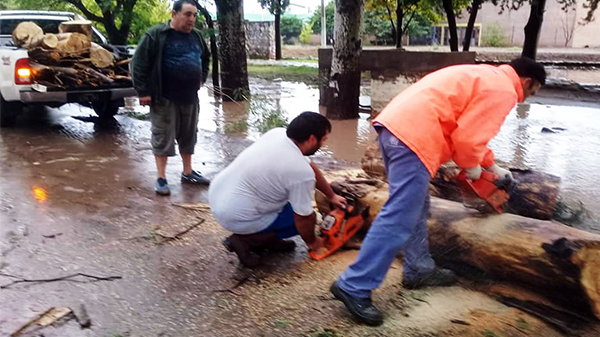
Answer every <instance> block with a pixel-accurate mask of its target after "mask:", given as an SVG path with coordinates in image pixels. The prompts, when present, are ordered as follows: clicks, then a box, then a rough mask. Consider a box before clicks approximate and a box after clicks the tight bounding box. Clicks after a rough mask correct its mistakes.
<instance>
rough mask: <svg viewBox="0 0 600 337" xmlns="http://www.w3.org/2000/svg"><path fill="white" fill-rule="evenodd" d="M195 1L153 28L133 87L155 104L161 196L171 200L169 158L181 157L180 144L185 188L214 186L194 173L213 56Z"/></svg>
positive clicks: (138, 58) (182, 1) (139, 54)
mask: <svg viewBox="0 0 600 337" xmlns="http://www.w3.org/2000/svg"><path fill="white" fill-rule="evenodd" d="M197 15H198V10H197V8H196V3H195V1H194V0H177V1H175V3H174V4H173V12H172V18H171V20H169V21H168V22H167V23H163V24H158V25H156V26H154V27H152V28H150V29H149V30H148V31H147V32H146V33H145V34H144V36H143V37H142V39H141V40H140V43H139V44H138V46H137V48H136V50H135V54H134V56H133V85H134V87H135V90H136V91H137V92H138V95H139V97H140V104H141V105H150V121H151V124H152V149H153V153H154V157H155V159H156V168H157V171H158V172H157V179H156V184H155V188H154V190H155V192H156V194H158V195H169V194H170V193H171V192H170V190H169V185H168V184H167V179H166V175H165V170H166V167H167V158H168V157H171V156H175V141H177V144H178V145H179V153H180V155H181V159H182V160H183V173H182V174H181V182H182V183H192V184H201V185H208V184H209V183H210V182H209V180H208V179H206V178H204V177H203V176H202V174H201V173H200V172H198V171H194V170H193V169H192V155H193V154H194V147H195V145H196V133H197V126H198V114H199V110H200V107H199V104H198V89H200V87H201V86H202V84H204V82H205V81H206V77H207V75H208V64H209V59H210V52H209V50H208V47H207V46H206V43H205V42H204V39H203V38H202V36H201V35H200V31H199V30H197V29H195V28H194V23H195V22H196V16H197Z"/></svg>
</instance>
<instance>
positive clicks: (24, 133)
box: [0, 79, 600, 337]
mask: <svg viewBox="0 0 600 337" xmlns="http://www.w3.org/2000/svg"><path fill="white" fill-rule="evenodd" d="M251 88H252V94H253V100H252V101H251V102H247V103H235V102H227V103H221V102H219V101H215V100H214V98H213V97H212V94H211V93H210V90H208V89H207V88H203V89H202V90H201V91H200V101H201V109H200V122H199V125H198V126H199V129H200V132H199V137H198V144H197V145H196V154H195V155H194V157H193V164H194V167H195V169H197V170H200V171H202V173H204V174H205V175H206V176H207V177H209V178H212V177H214V176H215V175H216V174H217V173H218V172H219V171H220V170H221V169H222V168H223V167H225V166H226V165H227V164H228V163H229V162H231V161H232V160H233V159H234V158H235V156H237V154H239V153H240V152H241V151H242V150H243V149H244V148H246V147H247V146H248V145H249V144H251V142H252V141H253V140H255V139H257V138H258V137H259V136H260V134H261V132H262V131H264V130H266V129H268V128H270V127H273V126H279V125H284V124H285V123H286V122H289V121H291V119H293V118H294V117H295V116H296V115H298V114H299V113H301V112H302V111H307V110H310V111H318V110H319V106H318V89H317V88H316V87H314V86H310V85H307V84H304V83H293V82H286V81H264V80H260V79H252V80H251ZM534 102H538V101H534ZM541 103H543V102H541ZM147 111H148V108H147V107H139V106H137V107H135V112H136V114H141V115H143V114H144V113H147ZM89 115H93V112H92V111H91V110H90V109H88V108H85V107H81V106H79V105H69V106H64V107H62V108H60V109H42V110H38V111H30V112H28V113H26V114H25V116H23V117H24V118H21V119H20V120H19V122H18V125H17V126H16V127H15V128H12V129H2V130H1V132H0V273H2V274H6V275H13V276H20V277H24V278H30V279H35V278H52V277H58V276H65V275H70V274H75V273H86V274H91V275H95V276H104V277H106V276H120V277H122V279H118V280H114V281H97V282H91V283H87V282H81V280H82V279H78V280H80V282H54V283H36V284H16V285H14V286H11V287H9V288H7V289H0V336H8V335H9V334H10V333H11V332H13V331H15V330H17V329H18V328H19V327H20V326H22V325H23V324H25V323H26V322H27V321H29V320H30V319H31V318H34V317H35V316H36V315H38V314H40V313H42V312H44V311H45V310H47V309H48V308H49V307H52V306H68V307H73V308H75V307H77V306H78V305H79V304H81V303H84V304H85V305H86V307H87V310H88V312H89V315H90V317H91V319H92V324H93V325H92V329H91V330H90V329H88V330H80V328H79V326H78V325H76V324H75V323H73V322H67V324H65V325H64V326H62V327H49V328H46V329H44V331H43V332H44V336H46V337H57V336H61V337H71V336H90V337H91V336H94V337H96V336H100V337H116V336H140V337H141V336H144V337H148V336H163V337H167V336H173V337H175V336H177V337H180V336H289V335H297V336H308V335H310V336H317V335H316V334H314V333H315V332H316V331H321V330H322V329H323V328H326V327H330V328H335V329H339V330H341V331H347V332H348V336H350V335H352V336H366V335H373V333H375V330H372V329H371V328H367V327H361V326H358V327H354V326H355V324H353V322H352V320H350V319H349V318H348V316H347V314H346V313H345V312H344V311H343V308H342V307H341V305H339V303H337V302H335V301H331V300H330V299H331V298H330V295H329V294H328V292H327V288H328V286H329V284H330V282H331V281H332V280H334V279H335V278H336V277H337V275H338V274H339V273H340V272H341V271H342V270H344V268H345V267H346V266H347V265H348V263H350V262H351V261H352V259H353V258H354V256H355V254H356V252H355V251H347V252H343V253H340V254H339V258H336V259H331V260H326V261H323V262H319V263H321V264H319V265H318V266H319V268H317V267H315V266H316V265H317V263H316V262H314V261H307V260H308V257H307V254H306V249H305V248H303V247H305V246H304V245H303V244H300V247H301V248H299V249H298V251H297V252H296V253H295V254H290V255H283V256H274V257H273V258H271V259H269V260H268V261H267V266H266V267H265V268H264V269H261V270H259V271H258V272H249V271H247V270H245V269H241V268H239V267H238V263H237V258H236V257H235V256H234V255H233V254H231V253H228V252H226V251H225V249H224V248H223V247H222V245H221V242H220V241H221V239H222V238H223V237H224V236H225V235H226V234H227V233H226V232H225V231H224V230H223V229H221V227H220V226H219V225H218V224H216V223H215V222H214V221H211V220H210V217H209V216H208V215H207V213H206V211H202V210H190V209H186V208H182V207H177V205H180V206H181V204H195V203H204V202H206V194H207V189H206V188H204V187H196V186H182V185H181V184H180V183H179V177H180V173H181V159H180V158H179V157H174V158H172V159H170V160H169V165H168V167H167V179H168V181H169V183H170V186H171V196H170V197H166V198H165V197H158V196H156V195H155V194H154V191H153V188H154V180H155V163H154V157H153V155H152V151H151V147H150V122H149V121H146V120H142V119H136V118H132V117H129V116H128V115H126V114H125V113H124V112H123V113H121V114H120V115H118V116H117V117H116V123H115V124H114V125H105V126H100V125H95V124H94V123H91V122H85V121H82V120H81V119H82V118H83V119H86V118H87V117H88V116H89ZM73 116H76V117H78V118H79V119H75V118H73ZM332 124H333V132H332V134H331V135H330V137H329V139H328V141H327V143H326V145H325V147H324V148H323V149H322V151H320V152H319V153H318V154H317V155H315V161H316V162H317V163H318V164H319V165H321V166H322V167H324V168H326V169H338V168H347V167H357V166H359V165H360V159H361V157H362V154H363V152H364V150H365V148H366V147H367V146H368V145H369V144H370V142H372V141H373V140H374V139H375V133H374V131H373V130H372V129H371V127H370V123H369V120H368V114H361V118H360V119H358V120H350V121H333V122H332ZM543 127H547V128H561V129H555V130H556V131H557V132H556V133H542V132H541V130H542V128H543ZM598 134H600V109H599V108H598V107H591V106H589V107H568V106H559V105H544V104H537V103H534V104H523V105H521V106H519V107H518V108H517V109H515V110H514V111H513V112H511V114H510V115H509V117H508V118H507V121H506V123H505V125H504V126H503V128H502V131H501V133H500V135H499V136H498V137H497V138H496V139H494V140H493V141H492V142H491V144H490V146H491V147H492V149H494V150H495V152H496V154H497V157H498V158H499V159H501V160H503V161H506V162H510V163H511V164H513V165H515V166H523V165H525V166H529V167H531V168H533V169H535V170H538V171H543V172H546V173H550V174H554V175H557V176H560V177H561V178H562V191H563V193H562V194H563V197H564V198H565V199H566V201H569V202H577V201H581V202H583V203H584V205H585V206H586V208H587V209H588V210H590V211H591V212H592V215H593V216H594V217H592V218H589V219H588V220H586V222H585V223H584V225H582V226H583V228H585V229H587V230H590V231H594V232H596V233H600V226H597V225H596V219H595V216H596V214H594V210H596V209H598V208H600V188H599V187H598V185H597V182H596V176H597V172H600V156H598V149H599V148H600V137H599V136H598ZM200 219H203V220H200ZM199 221H205V222H204V223H202V224H201V225H200V226H199V227H198V228H197V229H195V230H193V231H191V232H190V233H189V234H188V235H186V236H185V237H184V238H183V239H181V240H177V241H174V242H171V243H160V242H159V243H157V242H156V238H157V237H159V236H160V235H158V234H157V233H163V237H164V235H167V236H168V235H174V234H175V233H179V232H181V231H182V230H184V229H186V228H189V226H191V225H194V224H197V223H198V222H199ZM157 235H158V236H157ZM394 269H396V271H393V272H392V273H393V275H391V276H390V277H389V280H386V283H385V284H384V291H389V292H392V293H394V294H396V293H398V289H397V288H396V287H397V284H393V282H396V283H398V280H399V279H398V277H399V276H398V274H399V271H400V270H401V267H400V266H399V265H398V266H396V268H394ZM394 273H395V274H394ZM12 280H13V279H12V278H11V277H8V276H0V286H2V285H6V284H8V283H10V282H11V281H12ZM290 280H302V282H296V283H294V282H292V281H290ZM298 283H301V285H298ZM286 287H288V288H286ZM460 289H462V288H460ZM451 291H452V290H450V291H449V292H451ZM414 294H416V295H415V296H417V298H418V299H419V298H421V297H423V296H425V295H424V294H425V293H424V292H422V293H421V292H414ZM444 294H446V295H445V296H448V298H452V297H451V296H450V295H448V293H442V295H444ZM419 296H421V297H419ZM460 296H461V297H462V298H464V299H465V301H471V299H472V298H473V295H472V293H471V291H470V290H460ZM382 298H385V296H383V295H382ZM477 298H478V300H479V301H480V302H485V303H486V304H485V305H489V306H490V308H491V309H489V310H495V311H494V312H500V313H502V312H504V311H502V310H505V309H502V308H499V307H498V308H497V307H496V305H497V304H494V303H496V302H494V303H491V304H488V299H487V297H486V298H483V295H477ZM300 300H302V301H305V302H302V303H300V304H298V302H297V301H300ZM396 300H397V299H396ZM295 301H296V302H295ZM390 301H391V300H390ZM402 301H404V302H406V303H409V304H410V303H413V302H414V303H416V304H415V305H417V304H421V305H422V302H421V301H418V300H412V299H410V298H408V299H402ZM404 302H402V303H404ZM489 302H491V300H490V301H489ZM414 303H413V304H414ZM432 303H433V302H432ZM383 307H384V308H385V309H387V310H390V312H391V315H397V317H398V318H399V319H400V318H405V317H408V313H406V312H408V311H406V312H405V311H403V310H404V309H397V307H398V304H397V303H393V302H385V303H383ZM393 308H396V309H395V310H396V311H392V309H393ZM407 310H408V309H407ZM461 310H463V309H461ZM464 310H465V311H466V310H467V309H464ZM454 314H455V313H454V312H448V313H447V316H451V315H454ZM411 315H412V314H411ZM412 316H414V317H418V315H416V314H415V315H412ZM452 317H454V316H452ZM446 318H448V317H445V319H446ZM417 323H419V322H416V323H415V324H417ZM386 324H387V323H386ZM389 324H394V323H389ZM406 324H408V323H406ZM419 324H422V323H419ZM440 324H441V323H440ZM319 329H321V330H319ZM382 329H383V330H381V334H379V333H378V334H376V335H377V336H385V335H386V331H387V332H388V333H390V331H395V330H393V327H390V326H387V325H386V326H384V327H383V328H382ZM386 329H389V330H386ZM407 329H408V330H407V331H410V332H411V333H414V334H406V336H424V334H417V332H415V331H416V330H415V329H414V327H412V326H408V325H407ZM387 335H390V334H387ZM533 335H535V334H533ZM319 336H334V335H319ZM547 336H551V337H552V336H559V335H557V334H553V333H550V334H547Z"/></svg>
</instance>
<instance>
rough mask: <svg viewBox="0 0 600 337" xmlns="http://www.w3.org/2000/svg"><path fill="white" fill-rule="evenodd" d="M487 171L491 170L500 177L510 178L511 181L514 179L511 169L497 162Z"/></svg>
mask: <svg viewBox="0 0 600 337" xmlns="http://www.w3.org/2000/svg"><path fill="white" fill-rule="evenodd" d="M487 171H490V172H492V173H493V174H495V175H497V176H498V177H499V178H500V179H510V181H513V180H514V178H513V175H512V173H511V172H510V171H509V170H507V169H505V168H502V167H500V166H498V165H496V164H494V165H492V166H490V167H489V168H488V169H487Z"/></svg>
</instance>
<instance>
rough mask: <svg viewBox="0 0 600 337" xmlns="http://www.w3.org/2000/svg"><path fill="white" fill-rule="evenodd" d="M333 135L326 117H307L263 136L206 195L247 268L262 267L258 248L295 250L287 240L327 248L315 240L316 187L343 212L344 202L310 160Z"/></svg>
mask: <svg viewBox="0 0 600 337" xmlns="http://www.w3.org/2000/svg"><path fill="white" fill-rule="evenodd" d="M330 132H331V124H330V123H329V121H328V120H327V118H325V117H323V116H322V115H320V114H318V113H315V112H308V111H307V112H303V113H302V114H300V115H299V116H298V117H296V118H294V120H292V122H291V123H290V125H289V126H288V128H287V130H286V129H284V128H275V129H273V130H270V131H269V132H267V133H265V134H264V135H263V136H262V137H261V138H260V139H259V140H257V141H256V142H255V143H254V144H252V145H251V146H250V147H248V148H247V149H245V150H244V151H243V152H242V153H240V154H239V156H237V158H236V159H235V160H234V161H233V162H232V163H231V164H230V165H229V166H227V167H226V168H225V169H224V170H223V171H221V173H219V174H218V175H217V176H216V177H215V178H214V180H213V182H212V184H211V186H210V189H209V190H208V200H209V203H210V207H211V210H212V212H213V214H214V215H215V218H216V219H217V221H219V223H220V224H221V225H222V226H223V227H224V228H225V229H227V230H229V231H231V232H233V233H234V234H233V235H231V236H229V237H228V238H227V239H225V240H224V242H223V243H224V244H225V246H226V248H227V249H228V250H229V251H232V252H235V253H236V254H237V256H238V258H239V260H240V262H241V263H242V264H243V265H245V266H246V267H249V268H253V267H256V266H257V265H258V264H259V263H260V258H259V256H258V255H257V254H255V252H254V251H256V250H257V249H263V248H267V249H270V250H272V251H290V250H293V249H294V248H295V243H294V242H293V241H286V240H283V239H285V238H289V237H292V236H295V235H298V234H300V237H302V239H303V240H304V242H306V244H307V245H308V248H309V249H310V250H314V251H318V250H319V249H321V248H323V239H321V238H319V237H316V236H315V224H316V214H315V212H314V210H313V195H314V189H315V186H316V188H317V189H318V190H319V191H321V192H323V193H324V194H325V195H326V196H327V197H328V198H329V201H330V202H331V203H332V204H334V205H335V206H337V207H345V204H346V200H345V199H344V198H343V197H341V196H339V195H337V194H335V193H334V192H333V190H332V189H331V186H330V185H329V183H328V182H327V180H326V179H325V178H324V177H323V174H322V173H321V171H320V170H319V168H318V167H317V165H315V164H314V163H312V162H310V160H309V159H308V158H307V157H306V156H310V155H312V154H314V153H315V152H317V150H319V148H320V147H321V146H322V145H323V143H324V142H325V140H326V139H327V135H328V134H329V133H330Z"/></svg>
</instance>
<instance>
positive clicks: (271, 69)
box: [248, 64, 319, 83]
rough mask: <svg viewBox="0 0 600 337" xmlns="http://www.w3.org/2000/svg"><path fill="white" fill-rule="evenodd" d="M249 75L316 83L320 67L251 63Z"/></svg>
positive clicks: (268, 78) (267, 78)
mask: <svg viewBox="0 0 600 337" xmlns="http://www.w3.org/2000/svg"><path fill="white" fill-rule="evenodd" d="M248 75H250V76H255V77H259V78H263V79H266V80H274V79H276V78H281V79H283V80H286V81H298V82H308V83H316V82H317V80H318V77H319V69H317V68H313V67H306V66H300V67H292V66H263V65H254V64H250V65H248Z"/></svg>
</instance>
